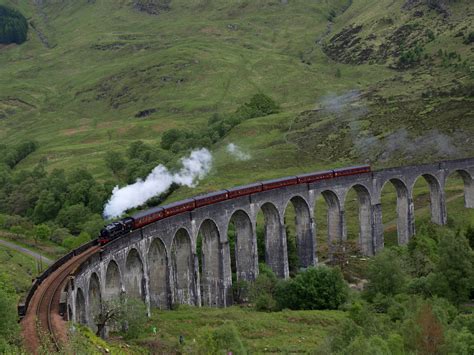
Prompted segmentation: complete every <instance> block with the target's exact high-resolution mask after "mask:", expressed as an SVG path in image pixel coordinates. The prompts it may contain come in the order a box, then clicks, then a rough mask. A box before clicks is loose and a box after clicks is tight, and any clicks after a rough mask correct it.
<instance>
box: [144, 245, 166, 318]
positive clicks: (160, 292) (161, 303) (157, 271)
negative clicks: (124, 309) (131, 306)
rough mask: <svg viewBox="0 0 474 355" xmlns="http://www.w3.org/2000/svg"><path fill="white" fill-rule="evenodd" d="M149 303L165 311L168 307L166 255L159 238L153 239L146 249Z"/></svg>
mask: <svg viewBox="0 0 474 355" xmlns="http://www.w3.org/2000/svg"><path fill="white" fill-rule="evenodd" d="M148 272H149V290H150V303H151V305H152V306H156V307H160V308H161V309H167V308H169V306H170V287H169V276H168V275H169V270H168V255H167V252H166V247H165V245H164V243H163V241H162V240H161V239H160V238H155V239H154V240H153V241H152V243H151V245H150V248H149V249H148Z"/></svg>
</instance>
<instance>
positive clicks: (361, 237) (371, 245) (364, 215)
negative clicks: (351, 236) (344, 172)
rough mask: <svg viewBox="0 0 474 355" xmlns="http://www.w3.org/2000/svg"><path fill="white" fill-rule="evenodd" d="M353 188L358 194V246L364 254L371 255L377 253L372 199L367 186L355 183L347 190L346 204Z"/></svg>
mask: <svg viewBox="0 0 474 355" xmlns="http://www.w3.org/2000/svg"><path fill="white" fill-rule="evenodd" d="M351 190H354V191H355V192H356V194H357V202H358V209H359V216H358V222H359V233H358V242H357V244H358V248H359V250H360V252H361V253H362V255H366V256H371V255H374V253H375V242H374V240H373V231H372V228H373V226H372V203H371V200H372V199H371V196H370V192H369V190H368V189H367V188H366V187H365V186H363V185H361V184H355V185H353V186H351V187H350V188H349V189H348V190H347V192H346V198H345V201H344V204H346V203H347V201H346V200H347V195H348V194H349V192H350V191H351Z"/></svg>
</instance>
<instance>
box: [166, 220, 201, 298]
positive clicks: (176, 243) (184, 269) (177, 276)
mask: <svg viewBox="0 0 474 355" xmlns="http://www.w3.org/2000/svg"><path fill="white" fill-rule="evenodd" d="M171 265H172V270H173V281H174V282H173V288H174V302H175V303H179V304H192V305H197V304H198V303H197V295H196V291H195V290H196V288H195V285H196V273H195V271H194V270H195V269H194V257H193V252H192V245H191V236H190V235H189V233H188V231H187V230H186V229H184V228H180V229H179V230H178V231H177V232H176V233H175V235H174V237H173V242H172V243H171Z"/></svg>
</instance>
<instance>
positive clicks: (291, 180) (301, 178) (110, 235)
mask: <svg viewBox="0 0 474 355" xmlns="http://www.w3.org/2000/svg"><path fill="white" fill-rule="evenodd" d="M370 172H371V168H370V166H369V165H362V166H354V167H350V168H344V169H336V170H328V171H321V172H316V173H309V174H304V175H298V176H289V177H285V178H281V179H275V180H268V181H263V182H257V183H254V184H250V185H245V186H239V187H234V188H232V189H229V190H221V191H216V192H212V193H209V194H207V195H202V196H197V197H194V198H190V199H187V200H183V201H179V202H175V203H172V204H169V205H166V206H163V207H154V208H151V209H148V210H146V211H142V212H139V213H137V214H135V215H133V216H132V217H126V218H123V219H121V220H119V221H116V222H112V223H110V224H108V225H107V226H105V227H104V228H103V229H102V230H101V231H100V236H99V238H98V241H99V244H101V245H104V244H106V243H108V242H110V241H111V240H114V239H116V238H118V237H121V236H123V235H125V234H127V233H128V232H130V231H132V230H135V229H138V228H141V227H143V226H146V225H147V224H150V223H153V222H156V221H159V220H161V219H164V218H167V217H171V216H175V215H177V214H180V213H183V212H188V211H192V210H194V209H195V208H198V207H202V206H207V205H211V204H213V203H217V202H221V201H225V200H229V199H232V198H237V197H242V196H247V195H251V194H254V193H257V192H261V191H268V190H272V189H277V188H280V187H285V186H292V185H297V184H308V183H312V182H316V181H320V180H328V179H333V178H337V177H342V176H349V175H358V174H365V173H370Z"/></svg>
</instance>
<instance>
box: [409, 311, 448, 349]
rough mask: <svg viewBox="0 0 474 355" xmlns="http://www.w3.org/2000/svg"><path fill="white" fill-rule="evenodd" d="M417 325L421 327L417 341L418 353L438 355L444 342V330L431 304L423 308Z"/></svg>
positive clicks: (417, 319) (418, 316)
mask: <svg viewBox="0 0 474 355" xmlns="http://www.w3.org/2000/svg"><path fill="white" fill-rule="evenodd" d="M416 323H417V324H418V325H419V327H420V332H419V333H418V337H417V340H416V344H417V350H418V353H419V354H438V353H439V350H440V348H441V345H442V344H443V342H444V330H443V326H442V324H441V323H440V321H439V320H438V318H436V317H435V315H434V314H433V310H432V308H431V305H430V304H429V303H425V304H424V305H422V306H421V309H420V311H419V313H418V315H417V318H416Z"/></svg>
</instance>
